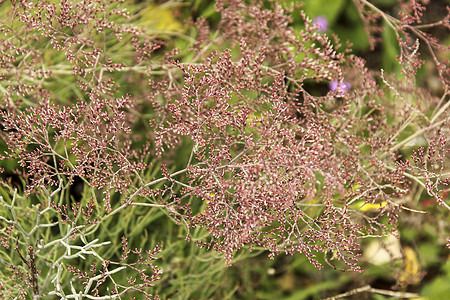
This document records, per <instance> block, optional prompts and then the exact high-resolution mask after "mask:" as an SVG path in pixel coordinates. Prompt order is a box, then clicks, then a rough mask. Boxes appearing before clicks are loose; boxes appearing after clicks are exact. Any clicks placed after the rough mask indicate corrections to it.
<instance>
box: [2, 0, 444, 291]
mask: <svg viewBox="0 0 450 300" xmlns="http://www.w3.org/2000/svg"><path fill="white" fill-rule="evenodd" d="M121 2H123V1H112V0H95V1H94V0H83V1H20V0H15V1H1V2H0V3H1V4H0V14H1V16H2V17H1V21H0V31H1V33H2V37H1V40H2V43H1V46H0V50H1V56H0V80H1V81H0V91H1V99H0V106H1V111H0V124H1V126H2V131H1V139H2V146H1V147H2V153H1V158H2V160H3V177H2V178H3V179H2V182H1V189H0V193H1V194H0V200H1V206H0V224H1V232H0V241H1V247H2V248H1V252H0V264H1V269H0V270H1V271H0V295H1V296H3V297H5V298H14V297H17V298H18V299H40V298H42V299H56V298H58V297H59V298H64V299H66V298H67V299H68V298H70V299H84V298H87V299H115V298H118V299H121V298H122V297H125V295H127V296H130V297H137V299H141V298H142V297H145V298H146V299H153V298H158V295H157V294H160V295H162V297H163V298H165V297H167V298H170V297H189V292H188V291H187V290H185V289H186V288H185V287H183V288H180V287H179V288H173V286H175V285H176V284H178V283H176V282H177V281H176V278H180V276H181V275H180V274H184V275H183V276H187V277H186V278H189V277H188V276H189V275H187V274H188V273H189V272H188V269H186V268H187V267H186V266H187V265H192V266H199V267H198V269H197V270H196V271H198V270H200V269H201V268H203V267H204V265H203V267H202V265H197V264H196V263H195V262H194V260H195V259H197V260H199V261H213V263H211V265H213V266H214V268H216V271H214V272H216V273H214V272H212V271H211V273H206V274H209V275H208V276H215V275H216V274H218V273H217V272H219V271H220V272H224V271H223V270H226V267H225V265H226V266H233V265H234V264H235V263H236V262H239V261H242V260H245V259H247V258H248V259H250V256H251V252H252V251H253V252H254V253H264V254H266V255H268V256H269V257H270V258H275V257H276V256H277V255H286V254H289V255H294V254H296V253H297V254H301V255H304V256H305V257H306V259H307V260H308V261H309V262H310V263H311V264H312V265H313V266H314V267H316V268H318V269H321V268H323V267H324V265H325V267H328V268H332V269H336V270H349V271H355V272H362V271H363V268H362V267H361V266H362V265H363V263H364V261H362V260H361V255H362V252H363V250H362V246H361V245H363V243H364V241H365V240H367V239H372V238H373V239H375V238H382V237H384V236H389V235H391V234H394V235H398V231H397V227H398V226H399V224H401V222H402V216H403V215H405V214H414V215H417V216H418V218H422V216H423V215H426V212H427V211H426V206H424V205H422V204H421V202H420V201H421V200H422V196H421V195H429V196H430V197H432V198H433V199H434V200H435V201H436V205H435V208H436V211H437V213H436V218H438V219H440V220H445V219H446V218H447V220H448V216H449V212H450V204H449V200H448V184H449V176H448V174H449V173H448V172H449V168H448V159H449V156H448V152H449V146H448V136H449V128H450V127H449V123H448V122H449V113H448V112H449V110H448V107H449V103H450V102H449V101H448V95H449V70H448V62H446V61H445V57H444V58H442V57H443V55H442V54H441V53H442V52H444V53H445V51H448V47H446V46H444V45H443V44H442V43H440V42H439V41H438V40H437V39H435V38H434V37H433V36H431V35H430V34H428V33H426V32H425V29H428V28H434V27H439V26H442V27H444V28H447V29H448V28H449V15H447V16H445V17H444V18H443V19H442V20H439V21H436V22H433V23H430V24H427V25H426V24H423V23H421V20H422V16H423V11H424V10H425V6H422V5H420V4H418V3H416V2H411V3H410V2H408V1H404V2H402V6H401V7H402V12H401V13H400V15H399V17H398V18H397V17H393V16H390V15H388V14H386V13H384V12H383V11H381V10H380V9H379V8H377V7H376V6H374V5H373V4H371V3H370V2H368V1H365V0H364V1H363V0H354V3H355V7H356V8H357V9H358V10H359V12H360V14H361V17H362V20H363V22H364V24H365V26H366V29H367V31H368V34H369V36H370V41H371V43H372V44H373V45H376V43H378V42H379V39H378V36H377V33H378V32H379V31H380V29H379V27H377V26H378V25H377V24H378V23H377V22H376V21H377V20H379V19H381V18H382V19H385V20H386V22H387V24H388V26H390V28H391V29H393V30H394V32H395V34H396V35H397V38H398V43H399V51H400V55H399V56H398V61H399V64H400V66H401V68H402V71H403V73H404V74H405V75H406V76H405V77H396V76H394V75H391V74H385V73H384V72H383V71H382V70H381V71H377V70H371V69H369V68H368V67H367V66H366V62H365V60H364V59H363V58H360V57H358V56H356V55H353V54H351V51H350V48H349V47H348V46H347V47H344V46H342V45H341V43H340V41H339V39H338V38H337V36H335V35H333V36H332V38H330V37H329V36H328V35H327V34H326V33H325V30H324V27H323V24H325V23H324V21H327V20H326V19H322V23H320V24H319V23H318V19H316V21H313V20H312V19H311V18H309V17H308V16H307V15H306V13H304V12H303V11H302V10H299V8H298V7H295V6H292V7H287V6H286V7H285V6H283V5H280V4H277V3H270V4H269V5H268V6H266V5H264V3H263V2H261V1H251V2H249V3H247V2H245V1H241V0H226V1H225V0H218V1H216V3H215V10H216V12H217V13H218V15H220V21H218V22H217V23H214V22H211V20H208V19H205V18H198V19H197V20H196V21H195V22H191V23H190V25H187V27H186V28H183V30H182V29H179V28H181V27H182V25H181V23H179V21H176V20H175V19H173V21H174V22H175V23H174V24H175V25H177V24H178V25H177V26H179V28H177V27H176V26H175V25H174V26H175V29H174V30H168V31H164V30H159V31H158V30H154V28H152V27H151V26H150V25H148V23H146V19H145V18H146V16H147V14H149V11H150V10H149V8H145V7H142V6H139V5H131V4H129V3H127V4H128V5H129V8H130V11H127V10H126V9H125V8H126V7H127V5H125V4H124V3H121ZM168 6H169V8H170V9H169V10H164V9H165V8H164V6H161V7H160V8H155V9H156V10H158V9H160V10H161V11H162V12H167V11H172V10H173V11H178V14H179V18H181V16H182V14H183V12H184V8H183V6H182V5H181V4H180V3H178V2H169V4H168ZM267 7H268V8H267ZM162 12H160V13H161V14H162ZM293 14H298V16H300V17H301V20H302V21H301V28H300V29H298V30H294V29H293V27H292V26H291V24H292V22H293V19H292V17H291V16H292V15H293ZM147 17H148V16H147ZM321 18H324V17H323V16H321ZM156 20H157V19H156ZM328 25H329V24H328V23H327V24H326V26H328ZM154 26H156V27H155V28H157V26H159V25H158V24H156V25H155V24H154ZM325 29H326V28H325ZM421 44H423V45H426V46H427V47H428V52H430V54H429V55H430V56H431V58H432V61H433V66H434V68H435V74H437V75H436V76H437V78H438V82H439V94H438V95H437V94H431V93H430V92H429V91H428V90H427V89H425V88H421V87H418V86H416V85H415V84H411V83H414V80H415V77H414V74H415V72H416V70H417V68H418V67H420V65H421V64H422V63H423V61H422V60H421V59H419V45H421ZM311 84H317V85H321V84H323V85H325V86H327V85H329V90H327V91H326V92H324V93H322V94H320V95H317V94H316V93H314V92H312V91H311V90H309V89H308V86H311ZM419 200H420V201H419ZM174 225H175V226H174ZM448 227H449V224H448V222H447V224H444V225H443V226H442V237H441V239H440V240H439V243H440V244H439V245H438V246H439V247H446V246H445V244H447V247H448V246H449V244H450V241H449V240H448V235H449V228H448ZM180 237H181V238H182V239H180ZM165 244H167V245H165ZM192 244H195V245H197V246H199V248H195V250H193V249H189V247H190V245H192ZM171 245H172V246H171ZM188 249H189V250H188ZM186 253H189V254H186ZM216 254H218V255H217V257H216ZM189 255H193V256H189ZM171 257H175V258H173V259H171ZM193 257H195V259H194V258H193ZM219 257H220V258H219ZM156 259H159V260H160V263H161V264H162V265H163V266H164V267H162V268H161V267H158V266H157V265H158V261H159V260H158V261H157V262H155V260H156ZM193 268H194V267H193ZM205 272H206V271H205ZM420 276H422V275H421V273H420V272H415V273H413V274H411V276H403V277H402V276H400V277H399V280H398V282H397V284H398V285H399V286H407V285H408V284H411V283H413V282H414V281H416V280H417V278H419V277H420ZM190 284H191V286H190V288H191V289H193V287H194V286H196V284H197V285H198V286H200V285H201V282H200V284H199V283H195V282H193V281H192V282H190ZM180 286H182V285H181V283H180ZM208 287H211V286H209V285H208ZM198 288H199V289H201V288H200V287H198ZM214 291H215V290H214V289H212V288H211V289H210V291H208V292H205V293H204V294H201V295H200V294H198V295H197V294H196V296H194V297H198V298H205V299H206V298H211V297H214ZM183 293H185V294H183ZM183 295H184V296H183ZM191 296H192V294H191ZM216 296H217V295H216Z"/></svg>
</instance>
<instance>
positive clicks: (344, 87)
mask: <svg viewBox="0 0 450 300" xmlns="http://www.w3.org/2000/svg"><path fill="white" fill-rule="evenodd" d="M329 87H330V90H331V91H332V92H334V91H337V92H338V93H339V94H345V93H347V92H348V91H349V90H350V89H351V88H352V85H351V84H350V83H348V82H347V81H342V82H341V83H338V81H337V80H333V81H331V82H330V84H329Z"/></svg>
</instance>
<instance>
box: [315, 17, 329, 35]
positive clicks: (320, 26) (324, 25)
mask: <svg viewBox="0 0 450 300" xmlns="http://www.w3.org/2000/svg"><path fill="white" fill-rule="evenodd" d="M314 25H316V26H317V30H318V31H320V32H324V31H326V30H327V29H328V20H327V18H325V17H324V16H318V17H316V18H315V19H314Z"/></svg>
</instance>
